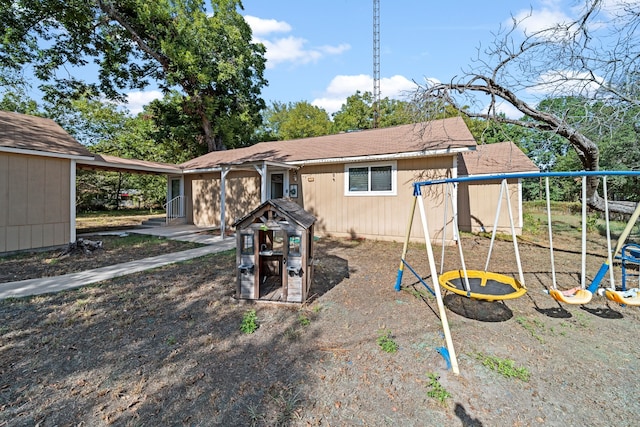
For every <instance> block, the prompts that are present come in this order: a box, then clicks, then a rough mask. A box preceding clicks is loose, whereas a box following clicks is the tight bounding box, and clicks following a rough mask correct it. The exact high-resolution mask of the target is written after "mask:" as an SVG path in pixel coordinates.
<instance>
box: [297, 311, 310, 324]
mask: <svg viewBox="0 0 640 427" xmlns="http://www.w3.org/2000/svg"><path fill="white" fill-rule="evenodd" d="M298 324H299V325H300V326H302V327H306V326H309V325H310V324H311V319H309V318H308V317H307V315H306V314H304V313H300V314H299V315H298Z"/></svg>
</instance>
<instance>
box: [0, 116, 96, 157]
mask: <svg viewBox="0 0 640 427" xmlns="http://www.w3.org/2000/svg"><path fill="white" fill-rule="evenodd" d="M2 148H4V150H0V151H9V150H15V151H16V152H21V151H29V152H32V153H33V152H36V153H41V154H42V155H49V156H50V155H58V156H60V157H87V158H92V157H93V154H91V152H89V150H87V149H86V148H85V147H84V146H83V145H82V144H80V143H79V142H78V141H76V140H75V139H74V138H73V137H72V136H71V135H69V134H68V133H67V132H65V130H64V129H62V128H61V127H60V125H58V124H57V123H56V122H54V121H53V120H51V119H46V118H44V117H37V116H29V115H26V114H19V113H12V112H8V111H0V149H2Z"/></svg>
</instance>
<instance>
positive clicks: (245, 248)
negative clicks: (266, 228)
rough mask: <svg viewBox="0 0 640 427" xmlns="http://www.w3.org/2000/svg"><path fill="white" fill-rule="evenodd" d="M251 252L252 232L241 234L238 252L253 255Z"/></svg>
mask: <svg viewBox="0 0 640 427" xmlns="http://www.w3.org/2000/svg"><path fill="white" fill-rule="evenodd" d="M253 252H254V249H253V234H243V235H242V248H241V250H240V253H241V254H242V255H253Z"/></svg>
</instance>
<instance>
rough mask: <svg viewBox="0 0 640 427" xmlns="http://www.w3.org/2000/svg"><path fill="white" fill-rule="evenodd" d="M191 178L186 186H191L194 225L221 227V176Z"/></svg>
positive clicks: (206, 175)
mask: <svg viewBox="0 0 640 427" xmlns="http://www.w3.org/2000/svg"><path fill="white" fill-rule="evenodd" d="M190 178H191V179H186V180H185V181H186V182H185V184H188V183H190V184H191V185H190V188H191V203H192V209H193V218H192V221H193V223H194V224H195V225H198V226H201V227H203V226H214V225H220V174H219V173H215V174H198V175H196V176H194V177H190Z"/></svg>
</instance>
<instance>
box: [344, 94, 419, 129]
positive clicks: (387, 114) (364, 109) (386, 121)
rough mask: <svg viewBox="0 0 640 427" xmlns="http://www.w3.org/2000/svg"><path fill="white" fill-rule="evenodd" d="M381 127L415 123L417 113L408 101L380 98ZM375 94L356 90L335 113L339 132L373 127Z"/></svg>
mask: <svg viewBox="0 0 640 427" xmlns="http://www.w3.org/2000/svg"><path fill="white" fill-rule="evenodd" d="M378 109H379V111H380V120H379V127H390V126H398V125H404V124H408V123H413V122H414V120H415V114H414V112H413V109H412V108H411V105H410V104H409V103H408V102H406V101H400V100H397V99H389V98H384V99H382V100H380V105H379V107H378ZM373 115H374V108H373V95H372V94H371V92H364V93H362V92H360V91H356V93H355V94H353V95H351V96H349V97H348V98H347V101H346V102H345V103H344V104H342V107H341V108H340V110H338V111H337V112H335V113H333V115H332V117H333V122H334V124H335V128H336V130H337V131H338V132H348V131H351V130H362V129H371V128H372V127H373Z"/></svg>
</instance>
